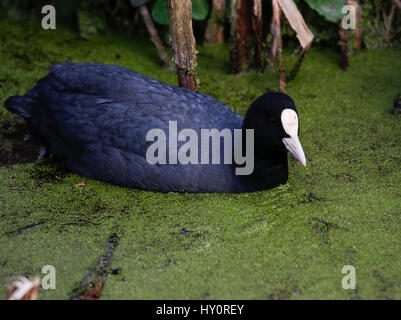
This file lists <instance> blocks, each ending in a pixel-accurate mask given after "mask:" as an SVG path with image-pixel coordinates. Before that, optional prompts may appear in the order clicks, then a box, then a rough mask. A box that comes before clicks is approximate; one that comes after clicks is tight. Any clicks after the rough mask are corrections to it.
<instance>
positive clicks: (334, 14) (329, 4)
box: [305, 0, 345, 22]
mask: <svg viewBox="0 0 401 320" xmlns="http://www.w3.org/2000/svg"><path fill="white" fill-rule="evenodd" d="M305 1H306V2H307V3H308V5H309V6H310V7H311V8H312V9H313V10H316V11H317V12H318V13H319V14H320V15H321V16H323V17H324V18H325V19H326V20H327V21H331V22H339V21H340V20H341V19H342V18H343V17H344V14H343V13H341V9H342V7H343V6H345V1H344V0H305Z"/></svg>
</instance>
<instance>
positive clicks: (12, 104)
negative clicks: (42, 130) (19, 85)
mask: <svg viewBox="0 0 401 320" xmlns="http://www.w3.org/2000/svg"><path fill="white" fill-rule="evenodd" d="M32 103H33V100H32V98H29V97H26V96H12V97H10V98H8V99H7V100H6V101H5V102H4V106H5V107H6V109H7V110H8V111H11V112H12V113H15V114H17V115H19V116H20V117H22V118H24V119H29V118H30V117H31V114H32Z"/></svg>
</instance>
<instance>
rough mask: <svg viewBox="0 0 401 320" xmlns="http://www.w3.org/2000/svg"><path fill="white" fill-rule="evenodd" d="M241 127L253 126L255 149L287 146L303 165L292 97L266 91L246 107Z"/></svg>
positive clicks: (271, 150)
mask: <svg viewBox="0 0 401 320" xmlns="http://www.w3.org/2000/svg"><path fill="white" fill-rule="evenodd" d="M243 127H244V129H254V130H255V131H254V134H255V153H256V152H259V153H260V154H262V156H263V154H268V155H271V153H274V152H279V151H281V150H285V149H286V150H288V151H289V152H291V153H292V154H293V155H294V157H295V158H296V159H297V160H298V161H299V162H300V163H301V164H303V165H304V166H306V159H305V154H304V151H303V149H302V146H301V143H300V141H299V138H298V135H299V117H298V112H297V109H296V107H295V103H294V101H293V100H292V99H291V98H290V97H289V96H288V95H286V94H284V93H280V92H267V93H265V94H263V95H262V96H260V97H259V98H257V99H256V100H255V101H254V102H253V103H252V105H251V106H250V108H249V109H248V111H247V113H246V115H245V119H244V125H243Z"/></svg>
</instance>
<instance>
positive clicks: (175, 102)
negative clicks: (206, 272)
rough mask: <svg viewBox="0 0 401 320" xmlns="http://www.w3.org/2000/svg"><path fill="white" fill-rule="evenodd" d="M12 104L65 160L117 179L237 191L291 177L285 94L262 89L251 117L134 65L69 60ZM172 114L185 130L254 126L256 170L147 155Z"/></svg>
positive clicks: (144, 185)
mask: <svg viewBox="0 0 401 320" xmlns="http://www.w3.org/2000/svg"><path fill="white" fill-rule="evenodd" d="M5 107H6V108H7V109H8V110H10V111H11V112H13V113H16V114H18V115H20V116H21V117H23V118H25V120H26V122H27V124H28V126H29V128H30V131H31V132H32V134H33V135H35V136H36V137H37V138H38V139H39V140H40V141H41V143H42V144H43V145H44V146H45V148H46V150H47V152H49V153H51V154H52V155H54V156H55V157H56V159H58V160H59V161H60V162H62V164H63V165H64V166H65V167H67V168H69V169H70V170H71V171H73V172H76V173H78V174H81V175H83V176H86V177H91V178H94V179H98V180H102V181H106V182H109V183H112V184H117V185H121V186H126V187H134V188H139V189H145V190H153V191H162V192H170V191H173V192H181V191H182V192H219V193H222V192H224V193H237V192H247V191H256V190H263V189H269V188H272V187H275V186H277V185H279V184H284V183H286V181H287V177H288V165H287V151H286V148H285V146H284V144H283V143H282V138H283V137H288V136H287V134H286V132H285V131H284V129H283V127H282V125H281V123H280V114H281V112H282V110H283V109H284V108H289V109H292V110H295V111H296V109H295V104H294V102H293V100H292V99H291V98H290V97H288V96H287V95H285V94H281V93H274V92H270V93H266V94H264V95H262V96H261V97H259V98H258V99H257V100H255V102H254V103H253V104H252V105H251V107H250V109H249V110H248V112H247V115H246V117H245V120H244V121H243V119H242V118H241V117H240V116H239V115H238V114H236V113H235V112H234V111H232V110H231V109H230V108H228V107H227V106H226V105H224V104H223V103H221V102H219V101H218V100H216V99H214V98H212V97H210V96H207V95H204V94H201V93H196V92H193V91H190V90H187V89H184V88H180V87H174V86H170V85H167V84H165V83H162V82H159V81H157V80H155V79H152V78H150V77H147V76H145V75H142V74H140V73H137V72H134V71H132V70H130V69H127V68H123V67H119V66H113V65H104V64H90V63H63V64H59V65H54V66H52V67H51V70H50V73H49V74H48V75H47V76H46V77H44V78H43V79H41V80H39V81H38V83H37V85H36V86H35V87H34V88H33V89H32V90H30V91H29V92H28V93H27V94H26V95H24V96H14V97H10V98H9V99H8V100H7V101H6V102H5ZM272 119H274V120H275V123H274V122H272ZM169 121H177V124H178V131H179V130H181V129H183V128H192V129H194V130H195V131H196V132H197V133H198V134H199V135H200V130H201V129H213V128H215V129H218V130H222V129H225V128H228V129H229V130H231V131H232V130H234V129H240V128H242V127H244V128H249V129H254V130H255V169H254V172H253V173H252V174H251V175H248V176H237V175H235V172H234V169H235V165H230V164H187V165H183V164H180V163H178V164H166V165H162V164H155V165H151V164H149V163H148V162H147V160H146V157H145V155H146V150H147V148H148V147H149V145H151V144H152V142H149V141H146V134H147V132H148V131H149V130H150V129H152V128H160V129H162V130H164V132H166V133H168V125H169ZM167 137H168V134H167ZM183 143H184V142H178V147H180V145H182V144H183ZM167 150H168V146H167ZM199 154H200V152H199Z"/></svg>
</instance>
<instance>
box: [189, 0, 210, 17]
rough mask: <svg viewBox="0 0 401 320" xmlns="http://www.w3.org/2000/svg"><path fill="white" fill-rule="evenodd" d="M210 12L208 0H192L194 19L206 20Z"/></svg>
mask: <svg viewBox="0 0 401 320" xmlns="http://www.w3.org/2000/svg"><path fill="white" fill-rule="evenodd" d="M208 13H209V3H208V1H207V0H192V19H194V20H204V19H206V17H207V15H208Z"/></svg>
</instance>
